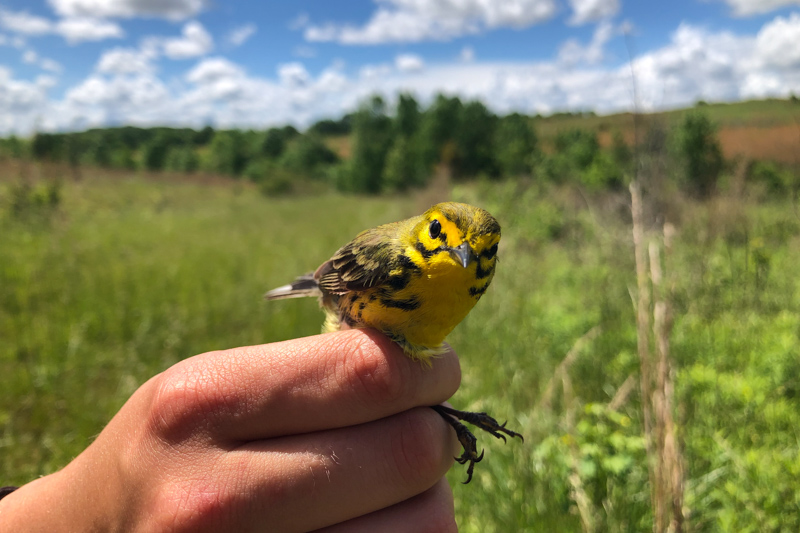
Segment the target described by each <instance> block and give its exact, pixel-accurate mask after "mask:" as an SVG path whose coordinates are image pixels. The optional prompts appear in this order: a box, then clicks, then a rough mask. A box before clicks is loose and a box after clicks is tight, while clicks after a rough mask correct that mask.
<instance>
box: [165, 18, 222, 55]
mask: <svg viewBox="0 0 800 533" xmlns="http://www.w3.org/2000/svg"><path fill="white" fill-rule="evenodd" d="M162 47H163V50H164V55H166V56H167V57H169V58H170V59H189V58H191V57H198V56H204V55H206V54H208V53H209V52H210V51H211V50H213V49H214V40H213V39H212V38H211V35H210V34H209V33H208V32H207V31H206V29H205V28H204V27H203V25H202V24H200V23H199V22H197V21H194V20H193V21H191V22H187V23H186V24H185V25H184V26H183V36H182V37H176V38H171V39H164V40H163V41H162Z"/></svg>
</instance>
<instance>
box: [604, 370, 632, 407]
mask: <svg viewBox="0 0 800 533" xmlns="http://www.w3.org/2000/svg"><path fill="white" fill-rule="evenodd" d="M634 387H636V376H635V374H631V375H629V376H628V377H627V378H625V381H623V382H622V385H620V386H619V388H618V389H617V392H615V393H614V397H613V398H611V401H610V402H608V408H609V409H611V410H612V411H619V408H620V407H622V406H623V405H625V402H627V401H628V396H630V394H631V392H633V389H634Z"/></svg>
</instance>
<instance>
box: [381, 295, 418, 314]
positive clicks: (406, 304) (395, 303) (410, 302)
mask: <svg viewBox="0 0 800 533" xmlns="http://www.w3.org/2000/svg"><path fill="white" fill-rule="evenodd" d="M381 303H382V304H383V305H384V306H385V307H394V308H395V309H401V310H403V311H413V310H415V309H419V306H420V305H422V303H421V302H420V301H419V300H417V299H416V298H408V299H405V300H393V299H391V298H381Z"/></svg>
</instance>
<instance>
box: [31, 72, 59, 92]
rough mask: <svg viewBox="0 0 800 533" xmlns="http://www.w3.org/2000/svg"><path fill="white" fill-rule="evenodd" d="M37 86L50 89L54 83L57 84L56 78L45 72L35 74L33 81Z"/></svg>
mask: <svg viewBox="0 0 800 533" xmlns="http://www.w3.org/2000/svg"><path fill="white" fill-rule="evenodd" d="M34 83H35V84H36V86H37V87H39V88H41V89H44V90H47V89H52V88H53V87H55V86H56V85H58V79H56V78H54V77H53V76H49V75H47V74H41V75H39V76H36V80H35V81H34Z"/></svg>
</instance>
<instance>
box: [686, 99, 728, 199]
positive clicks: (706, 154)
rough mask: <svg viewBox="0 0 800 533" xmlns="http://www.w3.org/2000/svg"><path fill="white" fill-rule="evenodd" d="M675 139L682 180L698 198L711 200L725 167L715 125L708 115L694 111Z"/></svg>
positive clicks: (690, 113) (687, 115) (688, 114)
mask: <svg viewBox="0 0 800 533" xmlns="http://www.w3.org/2000/svg"><path fill="white" fill-rule="evenodd" d="M676 137H677V151H678V157H679V161H680V164H681V167H682V173H683V176H682V178H683V180H684V181H685V182H686V183H687V184H688V185H689V188H690V189H691V190H692V191H693V192H694V193H695V194H696V195H697V196H698V197H700V198H708V197H709V196H711V195H712V194H713V193H714V191H715V190H716V188H717V181H718V180H719V175H720V173H721V172H722V166H723V159H722V150H721V149H720V145H719V141H718V140H717V128H716V125H714V124H713V123H712V122H711V120H710V119H709V118H708V115H706V114H705V113H703V112H701V111H692V112H689V113H687V114H686V116H685V117H684V118H683V122H682V123H681V125H680V127H679V128H678V132H677V136H676Z"/></svg>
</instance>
